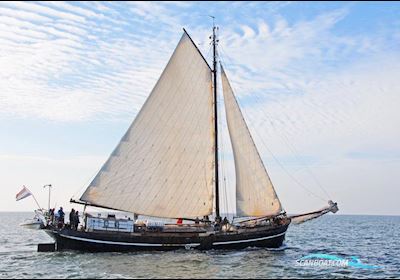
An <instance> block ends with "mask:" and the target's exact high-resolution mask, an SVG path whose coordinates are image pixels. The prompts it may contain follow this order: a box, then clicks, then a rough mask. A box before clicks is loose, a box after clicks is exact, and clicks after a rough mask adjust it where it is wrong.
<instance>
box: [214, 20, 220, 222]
mask: <svg viewBox="0 0 400 280" xmlns="http://www.w3.org/2000/svg"><path fill="white" fill-rule="evenodd" d="M212 18H213V35H212V43H213V71H212V72H213V78H214V87H213V88H214V133H215V135H214V138H215V151H214V152H215V155H214V157H215V216H216V218H217V219H219V218H220V212H219V176H218V102H217V50H216V47H217V43H218V40H217V38H216V34H215V31H216V29H217V27H216V26H215V24H214V17H212Z"/></svg>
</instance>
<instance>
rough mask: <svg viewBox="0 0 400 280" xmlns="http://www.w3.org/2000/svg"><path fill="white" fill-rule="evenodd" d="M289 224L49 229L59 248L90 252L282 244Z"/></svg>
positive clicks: (229, 247) (209, 248)
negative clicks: (234, 228)
mask: <svg viewBox="0 0 400 280" xmlns="http://www.w3.org/2000/svg"><path fill="white" fill-rule="evenodd" d="M288 226H289V224H286V225H281V226H276V227H274V228H271V227H259V228H253V229H245V230H241V231H239V232H234V233H225V232H211V233H210V232H208V233H205V232H204V233H182V232H180V233H171V232H170V233H163V232H159V233H151V232H149V233H141V234H129V233H115V232H114V233H111V232H84V231H74V230H70V229H63V230H47V233H48V234H49V235H50V236H51V237H53V238H54V239H55V241H56V244H57V250H79V251H87V252H129V251H149V250H151V251H153V250H156V251H167V250H177V249H182V248H185V249H190V248H195V249H199V250H211V249H226V250H229V249H243V248H246V247H265V248H279V247H280V246H282V243H283V241H284V239H285V234H286V230H287V228H288Z"/></svg>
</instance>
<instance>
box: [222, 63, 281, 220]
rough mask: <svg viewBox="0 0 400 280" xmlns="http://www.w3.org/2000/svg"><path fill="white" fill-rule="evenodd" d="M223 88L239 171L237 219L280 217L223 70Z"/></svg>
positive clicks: (237, 181) (237, 177)
mask: <svg viewBox="0 0 400 280" xmlns="http://www.w3.org/2000/svg"><path fill="white" fill-rule="evenodd" d="M221 70H222V71H221V72H222V88H223V92H224V101H225V111H226V118H227V122H228V129H229V134H230V138H231V143H232V148H233V155H234V160H235V171H236V215H237V216H241V217H244V216H255V217H257V216H268V215H276V214H279V213H280V212H281V210H282V206H281V203H280V201H279V199H278V197H277V195H276V192H275V190H274V187H273V185H272V182H271V180H270V178H269V176H268V174H267V171H266V170H265V167H264V164H263V162H262V160H261V157H260V155H259V153H258V151H257V148H256V146H255V144H254V141H253V139H252V137H251V135H250V131H249V130H248V127H247V125H246V122H245V120H244V118H243V115H242V113H241V111H240V108H239V105H238V103H237V100H236V98H235V96H234V93H233V90H232V88H231V86H230V84H229V81H228V78H227V76H226V74H225V71H224V69H223V68H222V66H221Z"/></svg>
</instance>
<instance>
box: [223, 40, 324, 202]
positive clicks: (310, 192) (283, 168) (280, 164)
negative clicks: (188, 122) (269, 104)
mask: <svg viewBox="0 0 400 280" xmlns="http://www.w3.org/2000/svg"><path fill="white" fill-rule="evenodd" d="M220 50H221V51H220V53H221V55H220V58H221V59H222V61H223V63H224V64H225V59H224V58H223V56H225V55H223V54H222V53H225V51H224V50H223V49H222V48H221V47H220ZM231 86H232V85H231ZM237 101H238V103H239V100H238V99H237ZM243 113H244V114H245V115H246V116H247V114H246V112H245V111H244V110H243ZM247 118H248V117H247ZM255 132H256V133H257V135H258V137H259V138H260V139H261V141H262V144H263V146H264V147H265V148H266V149H267V150H268V152H269V153H270V154H271V155H272V157H273V158H274V160H275V161H276V162H277V163H278V165H279V166H280V167H281V168H282V170H283V171H284V172H285V173H286V174H287V175H288V176H289V177H290V178H291V179H292V180H293V181H294V182H295V183H296V184H298V185H299V186H300V187H302V188H303V189H304V190H306V191H307V192H308V193H309V194H310V195H313V196H314V197H316V198H319V199H321V200H322V201H326V199H324V198H322V197H321V196H319V195H317V194H315V193H314V192H312V191H310V190H309V189H308V188H307V187H306V186H305V185H304V184H302V183H301V182H299V181H298V180H297V179H296V178H295V177H294V176H293V175H292V174H291V173H290V172H289V171H288V170H287V169H286V168H285V167H284V166H283V164H282V163H281V162H280V161H279V160H278V158H277V157H276V156H275V155H274V153H272V151H271V150H270V149H269V148H268V146H267V145H266V143H265V142H264V139H263V138H262V137H261V136H260V135H259V133H258V132H257V130H255Z"/></svg>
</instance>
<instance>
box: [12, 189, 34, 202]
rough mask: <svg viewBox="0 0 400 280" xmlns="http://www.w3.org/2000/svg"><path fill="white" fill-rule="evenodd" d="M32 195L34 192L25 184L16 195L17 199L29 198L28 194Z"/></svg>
mask: <svg viewBox="0 0 400 280" xmlns="http://www.w3.org/2000/svg"><path fill="white" fill-rule="evenodd" d="M31 195H32V193H31V192H30V191H29V190H28V189H27V188H26V187H25V186H24V187H23V188H22V190H21V191H20V192H19V193H17V195H16V196H15V198H16V200H17V201H18V200H21V199H24V198H27V197H28V196H31Z"/></svg>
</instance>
